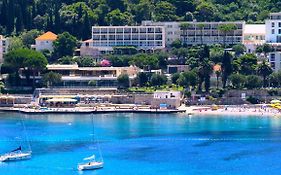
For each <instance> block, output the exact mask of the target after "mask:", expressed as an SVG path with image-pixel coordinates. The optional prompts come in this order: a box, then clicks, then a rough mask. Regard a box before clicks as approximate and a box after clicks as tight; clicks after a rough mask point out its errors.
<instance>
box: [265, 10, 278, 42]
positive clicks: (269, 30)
mask: <svg viewBox="0 0 281 175" xmlns="http://www.w3.org/2000/svg"><path fill="white" fill-rule="evenodd" d="M265 26H266V36H265V40H266V42H267V43H281V12H279V13H270V15H269V19H267V20H266V21H265Z"/></svg>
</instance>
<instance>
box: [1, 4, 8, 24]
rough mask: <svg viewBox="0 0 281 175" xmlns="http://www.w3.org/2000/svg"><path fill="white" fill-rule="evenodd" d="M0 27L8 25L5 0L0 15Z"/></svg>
mask: <svg viewBox="0 0 281 175" xmlns="http://www.w3.org/2000/svg"><path fill="white" fill-rule="evenodd" d="M0 25H2V26H6V25H7V0H3V4H2V8H1V15H0Z"/></svg>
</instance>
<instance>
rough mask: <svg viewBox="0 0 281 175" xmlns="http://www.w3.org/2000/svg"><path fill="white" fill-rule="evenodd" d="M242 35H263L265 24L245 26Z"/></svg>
mask: <svg viewBox="0 0 281 175" xmlns="http://www.w3.org/2000/svg"><path fill="white" fill-rule="evenodd" d="M244 34H256V35H265V24H245V30H244Z"/></svg>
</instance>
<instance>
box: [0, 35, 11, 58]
mask: <svg viewBox="0 0 281 175" xmlns="http://www.w3.org/2000/svg"><path fill="white" fill-rule="evenodd" d="M8 46H9V43H8V39H7V38H4V36H2V35H0V63H3V62H4V54H6V53H7V52H8Z"/></svg>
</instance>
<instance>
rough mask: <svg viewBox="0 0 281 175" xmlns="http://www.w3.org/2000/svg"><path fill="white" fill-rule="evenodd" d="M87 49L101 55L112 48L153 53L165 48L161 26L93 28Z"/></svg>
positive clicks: (163, 29)
mask: <svg viewBox="0 0 281 175" xmlns="http://www.w3.org/2000/svg"><path fill="white" fill-rule="evenodd" d="M87 45H88V47H92V48H93V49H97V50H98V51H99V52H101V53H106V52H112V51H113V49H114V47H119V46H134V47H136V49H137V50H143V51H149V50H150V51H154V50H159V49H164V48H165V28H164V27H163V26H93V27H92V40H91V42H90V43H88V44H87Z"/></svg>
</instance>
